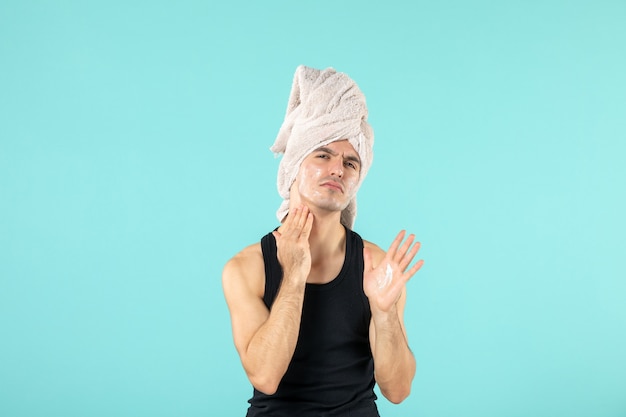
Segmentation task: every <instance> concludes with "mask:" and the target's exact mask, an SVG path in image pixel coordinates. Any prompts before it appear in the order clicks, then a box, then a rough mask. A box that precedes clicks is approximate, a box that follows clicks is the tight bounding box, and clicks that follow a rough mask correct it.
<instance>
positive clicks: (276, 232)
mask: <svg viewBox="0 0 626 417" xmlns="http://www.w3.org/2000/svg"><path fill="white" fill-rule="evenodd" d="M272 234H273V235H274V239H276V240H277V241H278V240H279V239H280V237H281V236H282V235H281V234H280V232H279V231H278V230H274V231H273V232H272Z"/></svg>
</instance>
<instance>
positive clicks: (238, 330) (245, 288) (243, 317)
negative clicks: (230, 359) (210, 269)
mask: <svg viewBox="0 0 626 417" xmlns="http://www.w3.org/2000/svg"><path fill="white" fill-rule="evenodd" d="M222 287H223V290H224V297H225V298H226V304H227V305H228V310H229V311H230V319H231V326H232V332H233V340H234V343H235V347H236V349H237V352H238V353H239V356H240V357H241V359H242V361H243V360H244V358H245V354H246V352H247V349H248V345H249V343H250V340H251V339H252V337H253V336H254V334H255V333H256V332H257V330H258V329H259V328H260V327H261V326H262V325H263V323H265V321H266V320H267V318H268V317H269V310H268V308H267V307H266V306H265V303H264V302H263V293H264V290H265V270H264V264H263V257H262V254H261V252H260V248H258V247H256V246H255V245H253V246H251V247H249V248H246V249H244V250H243V251H242V252H240V253H239V254H237V255H236V256H235V257H233V258H232V259H231V260H230V261H228V262H227V263H226V265H225V266H224V270H223V272H222Z"/></svg>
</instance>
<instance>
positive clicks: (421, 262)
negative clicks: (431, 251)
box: [405, 259, 424, 281]
mask: <svg viewBox="0 0 626 417" xmlns="http://www.w3.org/2000/svg"><path fill="white" fill-rule="evenodd" d="M422 265H424V260H423V259H420V260H419V261H417V262H415V265H413V266H412V267H411V269H409V272H407V273H406V274H405V275H406V276H407V281H408V280H409V279H410V278H411V277H412V276H413V275H415V273H416V272H417V271H419V270H420V268H421V267H422Z"/></svg>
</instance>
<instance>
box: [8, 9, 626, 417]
mask: <svg viewBox="0 0 626 417" xmlns="http://www.w3.org/2000/svg"><path fill="white" fill-rule="evenodd" d="M625 21H626V3H624V2H623V1H593V2H592V1H588V2H584V1H529V2H495V1H492V2H489V1H467V2H464V1H445V2H409V1H404V2H400V1H385V2H381V3H371V4H370V5H367V2H362V1H329V0H323V1H318V2H294V1H291V2H287V1H282V2H281V1H276V0H269V1H262V2H253V1H247V2H236V1H233V2H223V3H216V2H210V1H207V2H202V1H190V0H184V1H178V2H165V1H160V2H159V1H143V2H140V1H128V2H126V1H106V2H105V1H102V2H81V1H56V2H52V1H17V0H15V1H11V0H9V1H7V0H5V1H3V2H2V3H0V415H2V416H7V417H24V416H28V417H31V416H64V417H71V416H81V417H82V416H90V417H95V416H107V417H108V416H133V417H134V416H151V417H153V416H243V415H244V414H245V408H246V400H247V398H248V397H249V395H250V394H251V388H250V386H249V384H248V382H247V380H246V377H245V375H244V373H243V370H242V369H241V366H240V364H239V361H238V357H237V355H236V352H235V349H234V347H233V345H232V339H231V334H230V324H229V317H228V312H227V309H226V305H225V303H224V300H223V296H222V290H221V281H220V280H221V269H222V266H223V264H224V263H225V262H226V260H227V259H228V258H230V257H231V256H232V255H233V254H235V253H236V252H237V251H239V250H240V249H241V248H243V247H244V246H246V245H248V244H251V243H253V242H256V241H257V240H258V239H259V238H260V237H261V236H262V235H263V234H264V233H266V232H267V231H269V230H270V229H272V228H273V227H275V226H276V219H275V217H274V211H275V209H276V208H277V206H278V204H279V202H280V199H279V197H278V194H277V192H276V186H275V175H276V170H277V167H278V160H276V159H274V157H273V156H272V153H271V152H270V151H269V149H268V148H269V146H270V145H271V144H272V143H273V140H274V137H275V135H276V133H277V131H278V128H279V127H280V124H281V122H282V118H283V115H284V111H285V108H286V104H287V98H288V95H289V90H290V87H291V79H292V76H293V71H294V70H295V68H296V66H297V65H299V64H306V65H309V66H314V67H320V68H321V67H327V66H333V67H335V68H336V69H338V70H340V71H344V72H346V73H348V74H349V75H350V76H351V77H352V78H354V79H355V80H356V81H357V82H358V84H359V85H360V87H361V89H362V90H363V91H364V92H365V94H366V96H367V99H368V103H369V107H370V116H371V117H370V121H371V123H372V125H373V127H374V129H375V132H376V144H375V153H376V154H375V162H374V165H373V167H372V169H371V171H370V173H369V175H368V178H367V180H366V182H365V184H364V186H363V187H362V189H361V191H360V193H359V216H358V218H357V222H356V226H355V229H356V230H357V231H358V232H360V233H361V234H362V235H363V236H364V237H365V238H366V239H368V240H371V241H374V242H376V243H378V244H379V245H380V246H383V247H387V246H388V244H389V243H390V241H391V239H392V238H393V237H394V236H395V234H396V232H397V231H398V230H400V229H401V228H407V229H408V230H409V231H411V232H414V233H416V234H417V235H418V238H419V239H420V240H421V241H422V243H423V249H422V251H421V256H422V257H423V258H424V259H425V261H426V264H425V266H424V268H422V270H421V271H420V272H419V273H418V274H417V275H416V276H415V277H414V278H413V280H412V281H411V282H410V283H409V288H408V293H409V294H408V306H407V310H406V324H407V329H408V333H409V341H410V344H411V347H412V349H413V351H414V353H415V356H416V358H417V361H418V372H417V376H416V378H415V381H414V384H413V393H412V395H411V397H410V398H409V399H407V400H406V401H405V402H404V403H403V404H401V405H399V406H393V405H391V404H389V403H387V402H386V401H385V400H384V399H382V400H381V401H380V409H381V412H382V414H383V416H385V417H392V416H428V417H446V416H453V417H456V416H470V417H474V416H476V417H491V416H493V417H502V416H506V417H509V416H510V417H514V416H519V417H526V416H534V417H544V416H545V417H554V416H567V417H586V416H593V417H619V416H624V415H626V395H625V392H626V391H625V387H626V354H625V352H626V303H625V299H626V268H625V266H624V265H625V263H624V254H625V253H626V250H625V249H626V243H625V240H624V236H625V235H626V220H625V216H624V213H626V196H625V188H626V186H625V184H626V168H625V164H624V160H625V158H626V77H625V75H624V74H626V53H625V51H626V24H624V22H625Z"/></svg>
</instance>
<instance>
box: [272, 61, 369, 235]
mask: <svg viewBox="0 0 626 417" xmlns="http://www.w3.org/2000/svg"><path fill="white" fill-rule="evenodd" d="M343 139H347V140H348V141H349V142H350V143H351V144H352V146H353V147H354V149H355V150H356V151H357V153H358V154H359V157H360V159H361V170H360V176H359V182H358V184H357V189H358V187H359V186H360V185H361V183H362V181H363V179H364V178H365V175H366V174H367V171H368V170H369V167H370V165H371V164H372V159H373V150H372V147H373V145H374V132H373V130H372V128H371V127H370V125H369V124H368V123H367V105H366V103H365V96H364V95H363V93H362V92H361V90H360V89H359V87H358V86H357V85H356V83H355V82H354V81H353V80H351V79H350V77H348V76H347V75H346V74H344V73H341V72H337V71H335V70H334V69H332V68H327V69H325V70H318V69H314V68H309V67H305V66H303V65H301V66H299V67H298V68H297V69H296V73H295V75H294V78H293V85H292V87H291V94H290V96H289V103H288V106H287V114H286V116H285V120H284V122H283V124H282V126H281V128H280V131H279V132H278V136H277V137H276V141H275V142H274V145H272V147H271V148H270V150H271V151H272V152H274V153H275V154H276V155H278V154H281V153H282V154H283V157H282V159H281V161H280V165H279V167H278V181H277V185H278V193H279V194H280V196H281V197H282V198H283V202H282V204H281V206H280V208H279V209H278V211H277V212H276V217H277V218H278V220H279V221H281V222H282V221H283V220H284V218H285V216H286V215H287V213H288V212H289V189H290V188H291V185H292V184H293V182H294V180H295V178H296V175H297V173H298V169H299V168H300V164H301V163H302V161H303V160H304V158H305V157H306V156H307V155H309V154H310V153H311V152H313V151H314V150H316V149H318V148H320V147H322V146H324V145H327V144H329V143H331V142H335V141H338V140H343ZM355 217H356V197H354V198H353V199H352V200H351V201H350V203H349V205H348V206H347V207H346V208H345V209H344V210H343V211H342V213H341V223H342V224H344V225H345V226H346V227H348V228H350V229H352V226H353V224H354V219H355Z"/></svg>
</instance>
